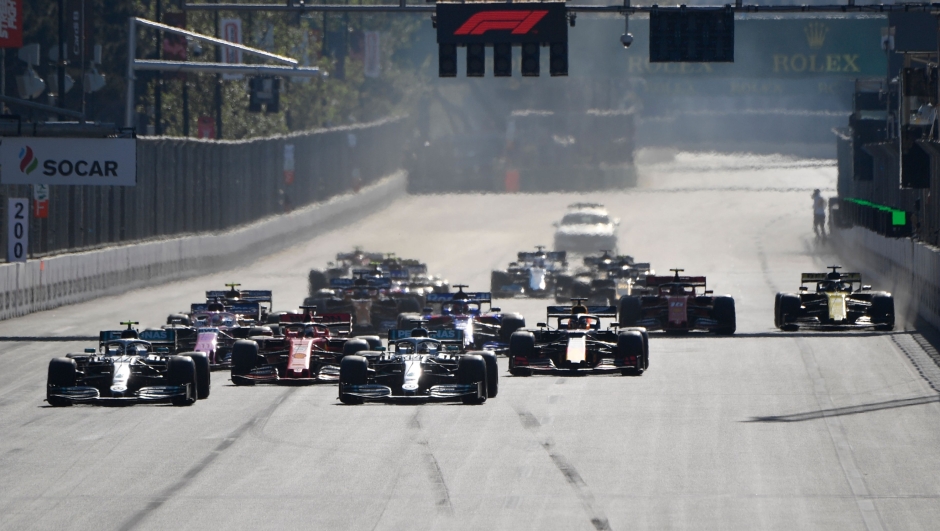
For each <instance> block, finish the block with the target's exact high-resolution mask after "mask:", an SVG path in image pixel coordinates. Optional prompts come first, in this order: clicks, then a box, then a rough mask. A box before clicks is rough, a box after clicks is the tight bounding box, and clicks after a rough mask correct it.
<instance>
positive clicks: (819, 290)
mask: <svg viewBox="0 0 940 531" xmlns="http://www.w3.org/2000/svg"><path fill="white" fill-rule="evenodd" d="M829 269H831V270H832V271H830V272H829V273H803V275H802V278H801V279H800V290H799V293H778V294H777V297H776V300H775V301H774V325H776V326H777V328H779V329H781V330H786V331H794V330H798V329H799V328H800V327H815V328H819V329H822V330H826V329H837V328H838V329H841V328H870V327H874V328H875V329H877V330H892V329H894V297H892V295H891V294H890V293H887V292H884V291H871V286H867V285H863V284H862V275H861V273H840V272H839V269H841V267H840V266H829ZM807 284H810V285H813V288H814V289H813V290H810V288H809V287H807V286H806V285H807Z"/></svg>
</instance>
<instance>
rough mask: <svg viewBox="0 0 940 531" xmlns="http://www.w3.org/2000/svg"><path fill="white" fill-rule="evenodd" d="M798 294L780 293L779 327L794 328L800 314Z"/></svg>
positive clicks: (782, 328)
mask: <svg viewBox="0 0 940 531" xmlns="http://www.w3.org/2000/svg"><path fill="white" fill-rule="evenodd" d="M800 306H802V305H801V304H800V296H799V295H795V294H793V293H781V294H780V329H781V330H796V329H797V328H798V327H797V325H796V320H797V318H799V316H800Z"/></svg>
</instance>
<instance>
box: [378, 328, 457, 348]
mask: <svg viewBox="0 0 940 531" xmlns="http://www.w3.org/2000/svg"><path fill="white" fill-rule="evenodd" d="M410 337H411V330H403V329H400V328H392V329H391V330H389V331H388V340H389V341H390V342H391V341H398V340H400V339H408V338H410ZM428 337H429V338H431V339H437V340H439V341H441V342H443V343H459V344H461V345H463V330H457V329H455V328H448V329H442V330H428Z"/></svg>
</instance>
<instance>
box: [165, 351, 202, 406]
mask: <svg viewBox="0 0 940 531" xmlns="http://www.w3.org/2000/svg"><path fill="white" fill-rule="evenodd" d="M166 379H167V383H168V384H170V385H186V384H189V389H190V392H191V396H188V397H186V396H178V397H175V398H173V399H172V404H173V405H174V406H191V405H193V404H195V403H196V397H197V396H198V395H199V392H198V388H199V383H198V382H197V381H196V364H195V363H194V362H193V359H192V358H189V357H186V356H170V359H169V360H167V362H166Z"/></svg>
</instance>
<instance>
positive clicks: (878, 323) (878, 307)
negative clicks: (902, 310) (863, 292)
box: [871, 293, 894, 330]
mask: <svg viewBox="0 0 940 531" xmlns="http://www.w3.org/2000/svg"><path fill="white" fill-rule="evenodd" d="M871 322H872V323H874V324H875V327H876V328H877V329H878V330H894V297H892V296H891V295H890V294H889V293H877V294H874V295H872V297H871Z"/></svg>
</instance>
